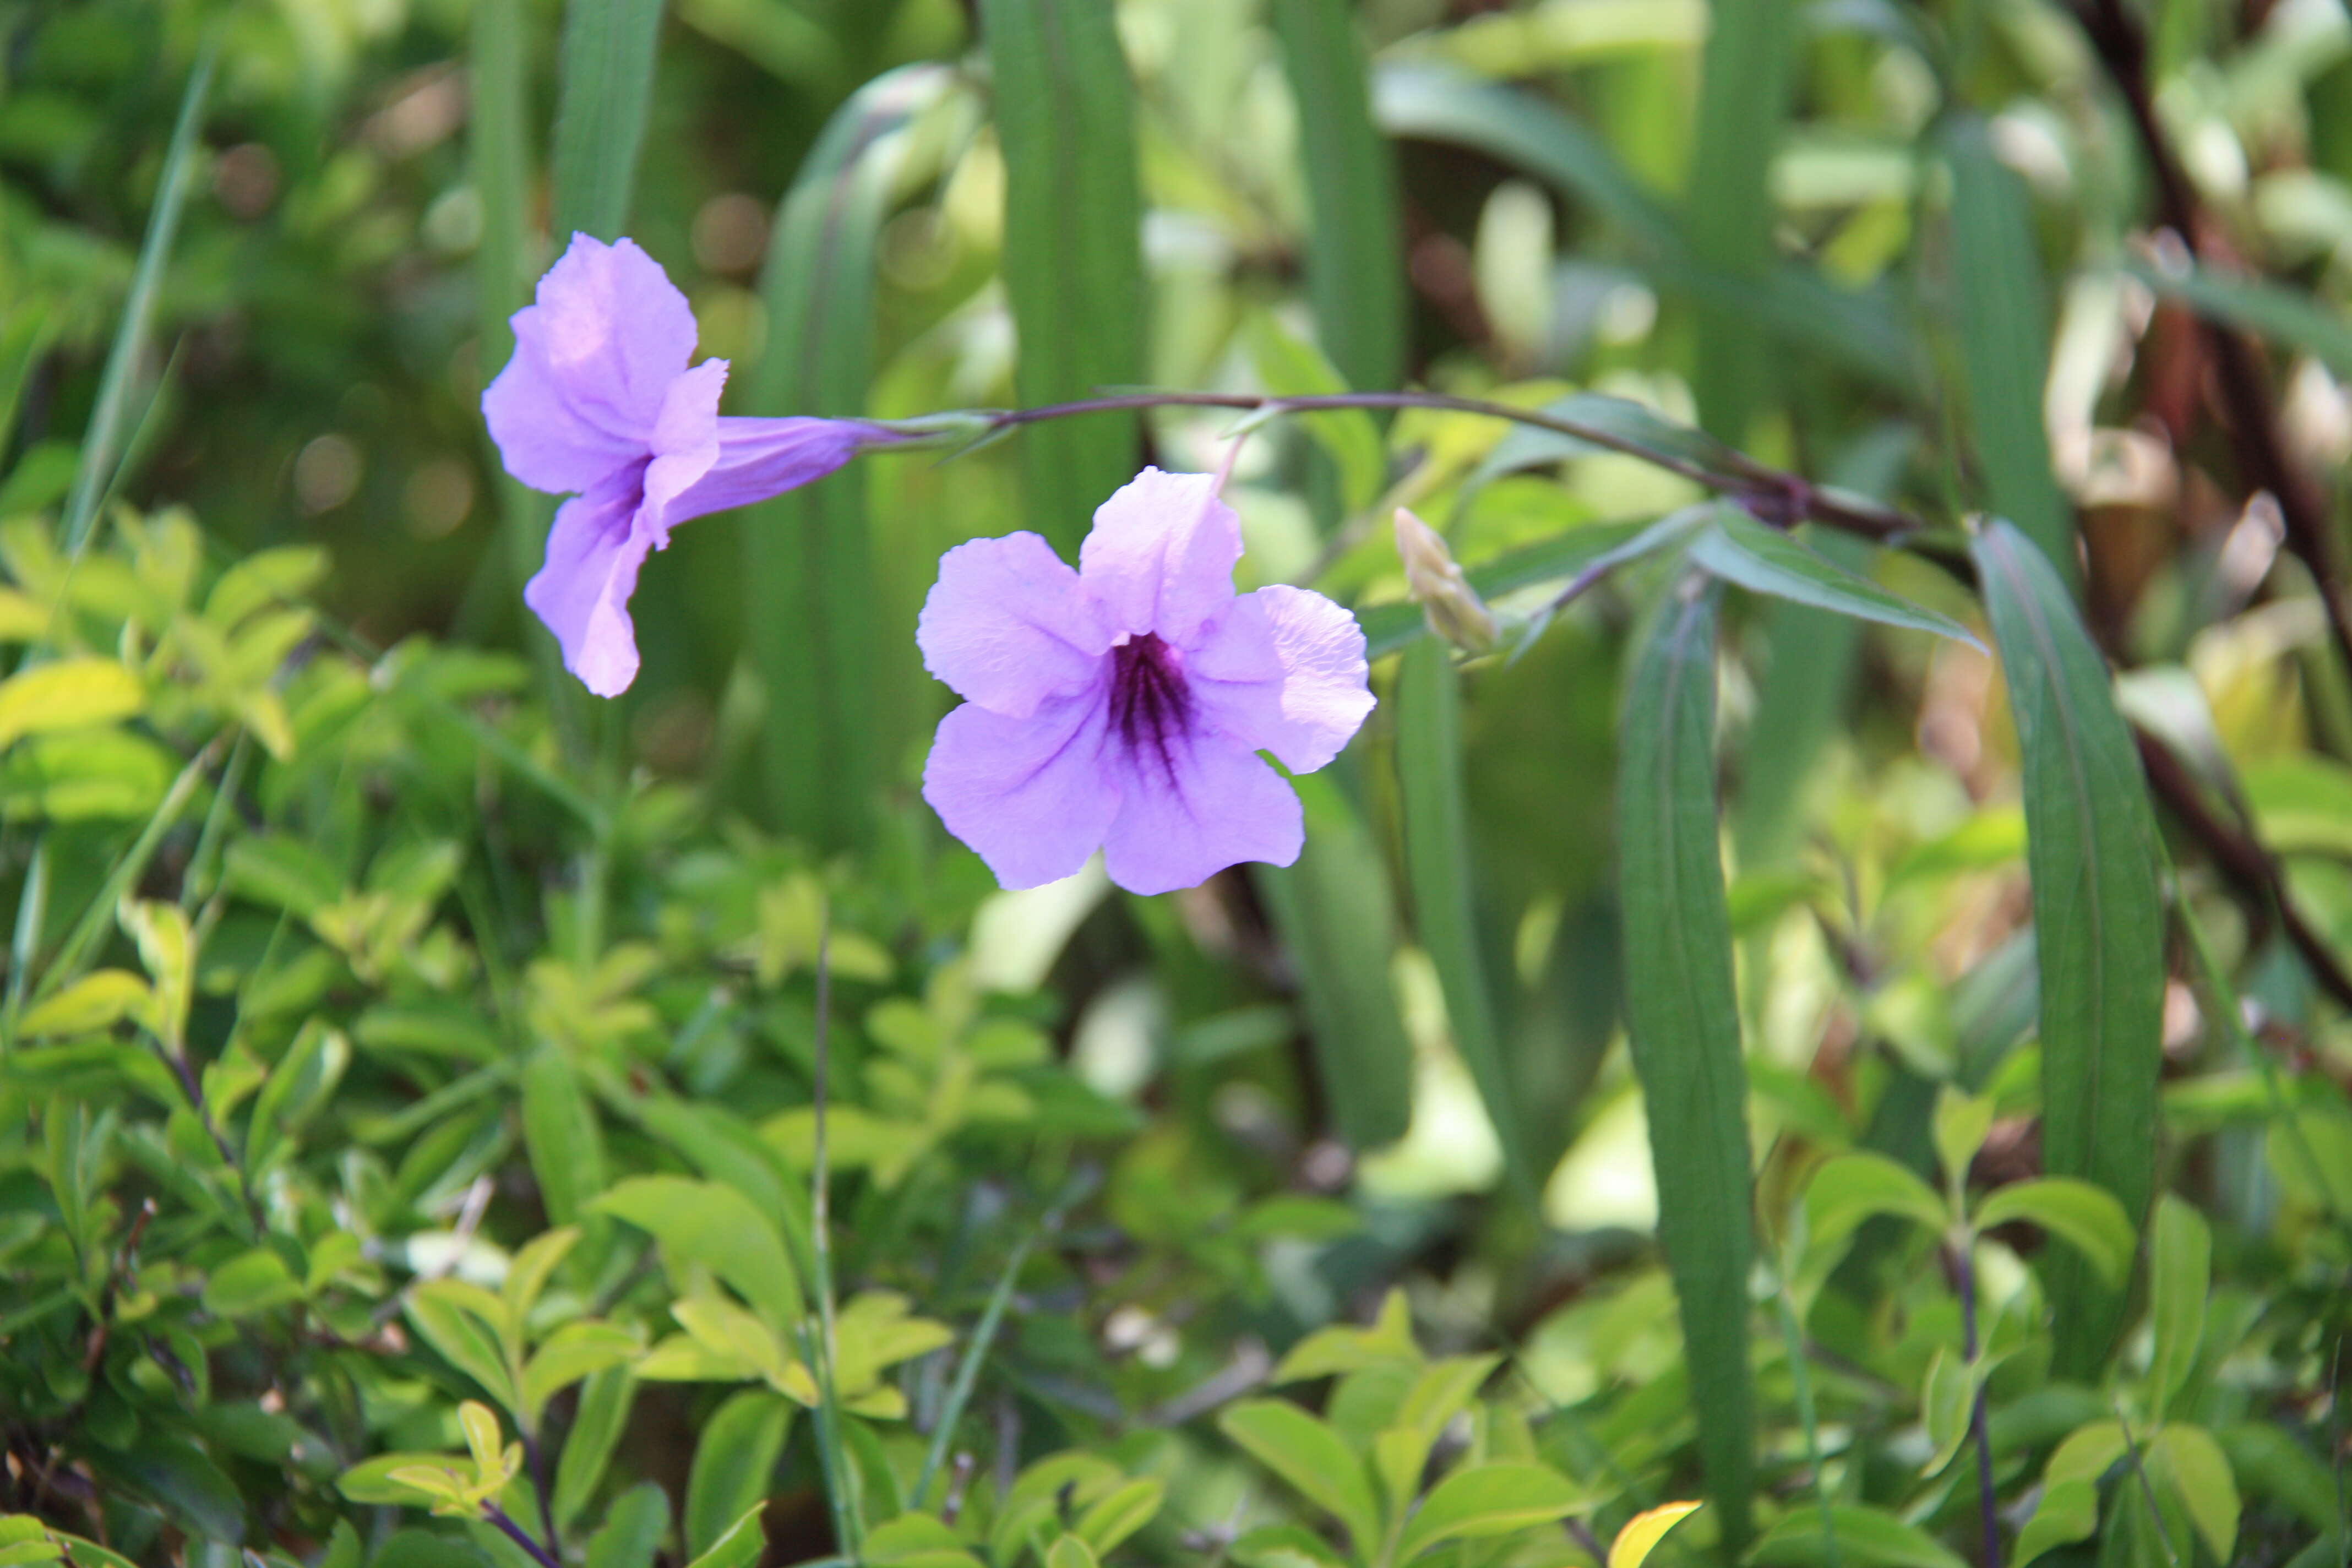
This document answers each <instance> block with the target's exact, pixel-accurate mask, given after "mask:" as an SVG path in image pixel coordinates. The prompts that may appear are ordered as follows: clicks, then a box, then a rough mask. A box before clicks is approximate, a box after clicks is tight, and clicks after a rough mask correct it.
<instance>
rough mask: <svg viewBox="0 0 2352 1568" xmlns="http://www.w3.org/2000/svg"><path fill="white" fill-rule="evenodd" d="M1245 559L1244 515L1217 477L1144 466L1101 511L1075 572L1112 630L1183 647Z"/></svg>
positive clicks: (1226, 598)
mask: <svg viewBox="0 0 2352 1568" xmlns="http://www.w3.org/2000/svg"><path fill="white" fill-rule="evenodd" d="M1241 558H1242V525H1241V519H1240V518H1239V517H1237V516H1235V515H1234V509H1233V508H1231V507H1229V506H1227V505H1226V504H1225V503H1224V502H1223V501H1222V500H1218V499H1217V480H1216V477H1215V476H1214V475H1213V474H1169V473H1162V472H1161V471H1160V470H1159V469H1158V468H1146V469H1144V470H1143V472H1141V473H1139V474H1138V475H1136V476H1135V478H1134V479H1130V480H1129V481H1128V483H1127V484H1125V485H1123V486H1121V487H1120V489H1119V490H1118V493H1117V494H1116V495H1114V496H1112V497H1111V498H1110V500H1107V501H1105V502H1103V504H1102V505H1101V506H1100V507H1098V508H1097V509H1096V510H1095V526H1094V531H1093V532H1091V533H1089V534H1087V539H1086V542H1085V543H1084V544H1083V545H1081V546H1080V547H1079V550H1078V571H1079V574H1080V575H1081V576H1083V577H1084V578H1085V579H1086V584H1087V591H1088V592H1090V593H1092V594H1093V595H1094V596H1095V597H1096V598H1097V600H1099V601H1101V603H1102V605H1103V608H1104V611H1105V613H1106V614H1107V616H1108V617H1109V620H1110V623H1111V628H1112V629H1113V630H1114V631H1122V632H1128V633H1131V634H1133V635H1134V636H1137V637H1140V636H1142V635H1143V634H1144V633H1146V632H1155V633H1157V634H1159V636H1160V638H1161V639H1162V640H1163V641H1166V642H1169V643H1171V644H1174V645H1176V646H1177V647H1189V646H1191V644H1192V639H1193V637H1195V636H1196V635H1197V634H1198V633H1199V631H1200V629H1201V626H1202V623H1204V622H1206V621H1207V620H1208V619H1209V617H1210V616H1213V615H1215V614H1216V613H1217V612H1218V611H1219V610H1221V609H1223V608H1224V606H1225V605H1227V604H1229V603H1231V602H1232V600H1233V596H1234V563H1235V562H1237V561H1239V560H1240V559H1241Z"/></svg>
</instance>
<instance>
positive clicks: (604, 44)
mask: <svg viewBox="0 0 2352 1568" xmlns="http://www.w3.org/2000/svg"><path fill="white" fill-rule="evenodd" d="M661 13H662V7H661V0H571V4H570V5H568V6H566V7H565V10H564V14H563V44H562V60H561V62H560V68H561V70H562V87H561V89H559V90H558V93H557V96H556V100H555V160H554V174H555V237H556V240H557V243H558V244H559V245H560V244H562V243H564V242H567V241H568V240H570V238H571V237H572V235H574V234H592V235H594V236H595V237H597V238H598V239H608V240H609V239H617V238H619V237H620V235H621V231H622V230H623V229H624V228H625V227H626V226H627V225H628V221H629V204H630V201H631V198H632V197H633V196H634V195H635V192H636V184H637V156H638V154H639V153H641V152H643V151H644V149H645V142H646V110H647V108H648V106H649V105H650V104H651V103H652V101H653V91H654V46H655V44H656V41H657V39H658V38H659V36H660V33H661Z"/></svg>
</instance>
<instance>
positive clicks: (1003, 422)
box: [986, 392, 1927, 544]
mask: <svg viewBox="0 0 2352 1568" xmlns="http://www.w3.org/2000/svg"><path fill="white" fill-rule="evenodd" d="M1134 408H1232V409H1237V410H1241V411H1244V412H1256V411H1259V410H1267V411H1274V412H1280V413H1287V414H1313V413H1317V412H1318V411H1324V410H1330V409H1339V408H1381V409H1386V408H1437V409H1443V410H1444V411H1445V412H1447V413H1450V414H1476V415H1480V416H1485V417H1486V418H1489V419H1507V420H1509V421H1511V422H1512V423H1514V424H1517V425H1532V426H1536V427H1537V428H1538V429H1540V430H1549V431H1552V432H1554V433H1555V434H1558V435H1561V436H1571V437H1575V438H1576V439H1577V440H1580V441H1582V442H1584V443H1586V444H1587V445H1589V446H1594V447H1605V448H1606V449H1608V450H1610V451H1612V452H1622V453H1624V454H1626V455H1627V456H1628V457H1633V458H1641V459H1642V460H1643V462H1645V463H1649V464H1651V465H1652V466H1654V467H1656V468H1664V469H1665V470H1666V471H1667V472H1669V473H1675V474H1680V475H1682V476H1683V478H1685V479H1689V480H1691V481H1692V482H1694V483H1696V484H1700V485H1704V486H1706V488H1707V489H1711V490H1716V491H1718V492H1720V493H1722V494H1725V495H1730V496H1735V497H1737V498H1738V500H1739V501H1740V502H1741V504H1743V505H1745V506H1746V507H1747V508H1748V510H1749V511H1751V512H1753V513H1754V514H1755V515H1756V517H1757V518H1758V520H1759V521H1763V522H1767V523H1769V524H1770V525H1772V526H1773V527H1775V528H1790V527H1793V526H1795V525H1796V524H1797V523H1800V522H1807V521H1811V522H1818V523H1820V524H1822V526H1824V527H1826V528H1834V529H1838V530H1840V531H1843V532H1846V533H1853V534H1859V535H1860V536H1862V537H1863V538H1864V539H1867V540H1871V541H1873V542H1876V543H1880V544H1892V543H1898V542H1907V541H1908V540H1909V538H1910V536H1911V535H1913V534H1916V533H1919V532H1922V531H1925V530H1926V528H1927V524H1925V523H1923V522H1921V521H1919V520H1918V519H1917V518H1916V517H1913V516H1912V515H1911V514H1910V513H1908V512H1906V511H1899V510H1895V508H1893V507H1886V506H1880V505H1879V504H1878V503H1877V502H1875V501H1872V500H1864V499H1863V498H1862V497H1859V496H1850V495H1847V494H1845V493H1843V491H1832V490H1825V489H1820V488H1818V487H1816V486H1815V485H1814V484H1813V483H1812V481H1811V480H1810V479H1805V478H1804V477H1803V476H1801V475H1799V474H1792V473H1789V472H1787V471H1785V470H1783V469H1780V468H1772V467H1769V465H1767V464H1763V463H1759V462H1758V461H1756V459H1754V458H1750V457H1748V456H1747V455H1746V454H1744V453H1740V452H1737V451H1733V450H1730V449H1729V448H1725V449H1723V451H1722V453H1721V457H1720V466H1719V467H1709V466H1708V465H1706V463H1703V462H1700V461H1698V460H1697V459H1695V458H1685V457H1682V456H1678V455H1677V454H1675V453H1672V452H1662V451H1659V450H1656V449H1655V448H1654V447H1647V446H1644V445H1643V443H1642V442H1640V441H1638V440H1634V439H1633V438H1632V437H1626V436H1622V435H1620V434H1618V433H1617V432H1616V431H1614V430H1606V429H1603V428H1601V426H1596V425H1589V424H1586V423H1585V422H1583V421H1582V420H1578V419H1564V418H1562V417H1560V416H1559V415H1556V414H1549V413H1547V412H1545V411H1544V410H1543V409H1540V408H1522V407H1520V406H1518V405H1515V404H1509V403H1490V402H1488V401H1487V400H1486V399H1485V398H1482V397H1455V396H1453V395H1450V394H1446V393H1442V392H1339V393H1330V394H1321V395H1314V396H1308V397H1275V396H1265V395H1258V394H1255V393H1246V392H1129V393H1117V394H1112V395H1107V396H1102V397H1086V398H1080V399H1077V400H1076V401H1075V402H1070V403H1055V404H1051V405H1046V406H1045V407H1041V408H1014V409H1003V410H998V411H996V412H993V413H992V414H989V415H988V416H986V417H987V418H988V421H989V432H990V434H991V435H994V434H997V433H1000V432H1002V431H1005V430H1010V429H1014V428H1017V427H1018V426H1024V425H1034V424H1037V423H1039V422H1041V421H1044V420H1047V419H1066V418H1068V417H1069V416H1072V415H1075V414H1108V413H1117V412H1120V411H1123V410H1127V409H1134Z"/></svg>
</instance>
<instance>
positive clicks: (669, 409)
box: [646, 359, 727, 547]
mask: <svg viewBox="0 0 2352 1568" xmlns="http://www.w3.org/2000/svg"><path fill="white" fill-rule="evenodd" d="M726 389H727V362H726V361H725V360H723V359H707V360H704V361H703V362H702V363H700V364H698V365H696V366H695V367H694V368H693V369H692V370H689V371H681V372H680V373H679V374H677V375H674V376H672V377H671V378H670V383H669V390H668V392H667V393H666V394H664V395H663V396H662V406H661V416H660V417H658V418H657V419H656V420H655V421H654V430H653V452H654V460H653V461H652V462H650V463H648V464H646V514H647V518H648V520H649V521H650V523H651V525H652V526H653V527H654V528H655V529H656V530H657V531H659V535H660V540H659V542H660V543H661V544H662V545H663V546H665V547H667V545H668V543H669V530H670V525H671V524H672V523H675V522H683V521H685V519H684V518H683V517H681V516H679V515H678V514H677V498H678V497H679V496H680V495H682V494H684V493H685V492H686V491H687V490H688V489H691V488H693V486H694V485H695V483H696V482H697V481H698V480H699V479H702V478H704V477H705V476H706V475H708V474H709V472H710V470H711V469H712V468H714V467H716V466H717V465H718V462H719V394H720V393H722V392H724V391H725V390H726Z"/></svg>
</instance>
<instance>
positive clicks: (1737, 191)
mask: <svg viewBox="0 0 2352 1568" xmlns="http://www.w3.org/2000/svg"><path fill="white" fill-rule="evenodd" d="M1709 15H1710V16H1711V18H1712V24H1711V26H1710V28H1709V31H1708V34H1707V40H1706V67H1705V73H1704V75H1703V77H1702V79H1701V81H1700V86H1699V95H1698V145H1697V148H1696V152H1695V153H1694V154H1693V157H1692V165H1691V176H1690V199H1689V204H1688V208H1687V210H1688V213H1689V224H1690V236H1691V244H1692V248H1693V249H1694V250H1695V251H1696V253H1697V255H1698V258H1699V259H1700V260H1701V261H1703V262H1705V263H1706V264H1707V265H1708V266H1710V267H1713V268H1717V269H1719V270H1720V271H1722V272H1723V273H1724V274H1725V275H1726V276H1727V277H1728V278H1730V279H1734V280H1746V279H1755V278H1760V277H1763V276H1765V275H1767V274H1768V273H1769V271H1770V270H1771V268H1772V265H1773V262H1774V260H1775V256H1774V252H1773V248H1772V192H1771V187H1770V184H1769V175H1770V174H1771V165H1772V154H1773V152H1774V150H1775V149H1776V148H1777V147H1778V146H1779V144H1780V131H1781V127H1782V126H1783V124H1785V123H1786V121H1787V119H1788V113H1789V92H1790V79H1791V78H1792V76H1793V75H1794V70H1793V67H1794V65H1795V61H1796V39H1797V7H1796V5H1794V4H1793V3H1792V0H1722V3H1719V4H1717V5H1714V6H1712V7H1711V8H1710V11H1709ZM1699 321H1700V327H1699V333H1698V374H1697V379H1696V392H1697V394H1698V413H1699V423H1700V424H1702V425H1704V426H1706V428H1707V430H1708V432H1709V433H1711V434H1713V435H1716V436H1718V437H1722V438H1723V439H1724V440H1726V441H1729V442H1731V443H1733V444H1734V445H1738V444H1739V443H1740V442H1741V440H1742V438H1743V437H1745V436H1746V435H1747V432H1748V421H1749V420H1750V419H1751V418H1752V417H1753V416H1754V415H1755V412H1756V409H1757V407H1758V405H1759V404H1760V403H1761V402H1762V400H1763V398H1764V395H1765V394H1766V392H1767V390H1768V388H1769V384H1770V378H1769V374H1767V372H1768V367H1769V363H1770V361H1769V358H1768V356H1767V353H1766V350H1767V346H1768V342H1769V340H1768V339H1767V337H1766V334H1765V331H1764V329H1763V326H1762V324H1761V323H1760V322H1759V321H1757V319H1756V317H1755V315H1754V313H1753V312H1752V311H1750V310H1743V309H1739V308H1738V307H1736V306H1732V305H1728V304H1720V303H1708V304H1705V305H1702V306H1701V308H1700V310H1699Z"/></svg>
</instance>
